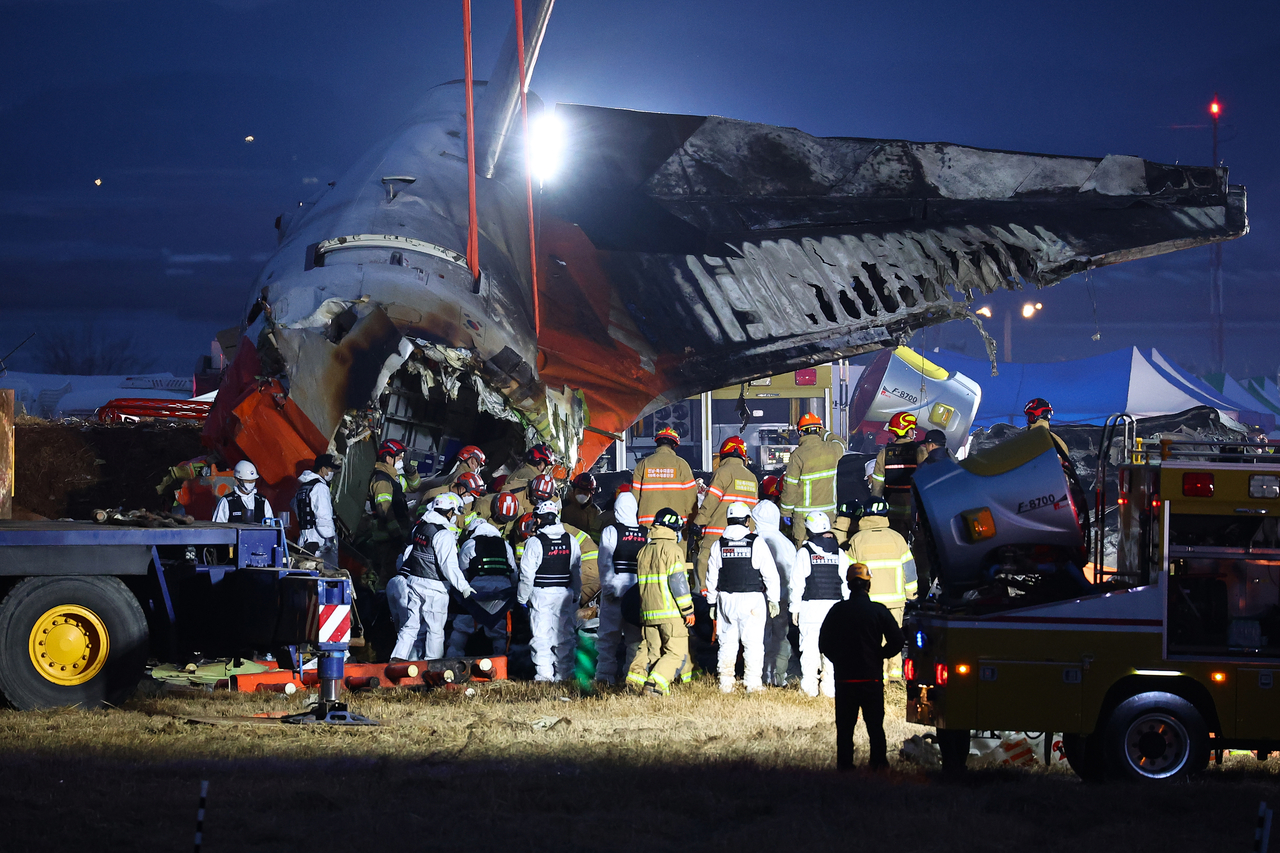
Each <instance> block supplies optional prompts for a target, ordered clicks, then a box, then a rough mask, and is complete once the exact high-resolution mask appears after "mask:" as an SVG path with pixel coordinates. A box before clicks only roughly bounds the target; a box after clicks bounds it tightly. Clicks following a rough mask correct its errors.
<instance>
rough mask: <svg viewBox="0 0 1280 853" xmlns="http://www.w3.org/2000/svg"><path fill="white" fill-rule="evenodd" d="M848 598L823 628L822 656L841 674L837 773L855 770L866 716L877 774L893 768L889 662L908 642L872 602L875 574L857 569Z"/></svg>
mask: <svg viewBox="0 0 1280 853" xmlns="http://www.w3.org/2000/svg"><path fill="white" fill-rule="evenodd" d="M846 577H847V579H848V582H849V598H848V599H846V600H845V601H840V602H837V603H836V604H834V605H833V606H832V608H831V610H830V611H828V613H827V618H826V619H824V620H823V622H822V630H821V632H820V633H819V634H818V650H819V651H821V652H822V654H823V655H824V656H825V657H826V658H827V659H828V660H830V661H831V663H832V664H833V665H834V666H835V669H836V769H837V770H852V769H853V729H854V727H855V726H856V725H857V724H858V712H859V710H861V712H862V715H863V719H864V720H865V721H866V725H867V736H868V737H869V738H870V739H871V760H870V762H869V763H868V766H869V767H870V768H871V769H872V770H887V769H888V767H889V756H888V746H887V744H886V743H885V735H884V681H883V672H884V661H886V660H888V659H889V658H892V657H894V656H895V655H898V654H901V652H902V647H903V645H905V643H906V641H905V640H904V639H903V636H902V629H901V628H899V627H898V623H897V622H896V621H895V620H894V618H893V616H892V615H891V614H890V613H889V608H887V607H885V606H884V605H883V604H880V603H879V602H875V601H872V600H871V595H870V593H871V571H870V570H869V569H868V568H867V567H866V565H865V564H864V563H854V564H853V565H851V566H850V567H849V571H848V574H847V576H846Z"/></svg>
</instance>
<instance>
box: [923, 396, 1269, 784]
mask: <svg viewBox="0 0 1280 853" xmlns="http://www.w3.org/2000/svg"><path fill="white" fill-rule="evenodd" d="M1269 450H1270V448H1260V447H1258V446H1256V445H1252V446H1251V445H1241V446H1233V445H1229V444H1221V443H1211V442H1205V441H1198V440H1196V439H1194V438H1185V439H1184V438H1180V439H1179V440H1171V439H1159V440H1154V441H1147V442H1144V441H1143V440H1142V439H1140V438H1138V437H1136V436H1135V430H1134V422H1133V420H1132V419H1131V418H1130V417H1128V416H1127V415H1117V416H1113V417H1112V418H1111V419H1109V420H1108V422H1107V423H1106V425H1105V426H1104V427H1103V430H1102V443H1101V445H1100V452H1099V454H1098V468H1097V485H1096V487H1095V494H1094V509H1093V510H1092V512H1090V511H1089V510H1088V509H1087V508H1086V506H1085V501H1084V490H1083V488H1081V486H1080V484H1079V482H1078V481H1077V480H1076V477H1075V473H1074V470H1073V469H1072V468H1071V466H1070V465H1069V464H1063V463H1064V460H1063V459H1062V458H1061V456H1060V454H1059V452H1058V451H1057V449H1056V447H1055V445H1054V442H1053V440H1052V436H1051V435H1050V434H1049V431H1048V430H1047V429H1041V428H1032V429H1029V430H1027V431H1026V432H1024V433H1021V434H1019V435H1018V436H1017V437H1015V438H1013V439H1011V440H1009V441H1006V442H1004V443H1002V444H1000V445H998V446H996V447H995V448H992V449H991V450H989V451H986V452H982V453H976V454H973V455H971V456H970V457H969V458H967V459H965V460H964V461H962V462H955V461H946V462H939V463H937V464H933V465H929V466H926V467H923V468H921V469H920V470H919V471H918V473H917V475H916V479H915V488H916V497H917V502H918V503H917V506H918V508H919V513H920V525H919V527H920V533H919V538H920V540H921V541H920V542H919V543H918V547H920V548H923V549H924V550H925V551H926V552H927V556H928V559H929V562H930V563H931V565H932V566H933V567H934V571H935V576H936V581H937V582H936V584H935V586H934V589H933V592H932V593H931V594H930V596H929V597H927V598H926V599H924V600H922V601H920V602H918V603H916V604H915V605H914V606H910V605H909V608H908V613H907V615H906V616H905V617H904V629H905V634H906V636H907V644H908V648H907V654H906V658H905V665H904V676H905V679H906V682H907V697H908V700H907V720H908V721H909V722H914V723H919V724H922V725H929V726H934V727H936V729H937V732H938V743H939V746H940V747H941V750H942V760H943V767H944V770H958V769H962V768H963V766H964V761H965V758H966V756H967V755H968V751H969V733H970V731H971V730H1013V731H1046V732H1061V733H1063V746H1064V752H1065V754H1066V758H1067V760H1068V761H1069V763H1070V764H1071V767H1072V768H1073V769H1074V770H1075V771H1076V773H1078V774H1079V775H1080V776H1081V777H1083V778H1085V779H1089V780H1097V779H1102V778H1114V777H1122V778H1123V777H1129V778H1137V779H1171V778H1177V777H1181V776H1185V775H1186V774H1188V773H1192V772H1195V771H1197V770H1200V769H1203V768H1204V767H1206V766H1207V764H1208V762H1209V758H1210V754H1211V752H1218V751H1221V750H1227V749H1240V750H1254V751H1256V752H1257V757H1258V758H1259V759H1260V760H1262V759H1265V758H1266V757H1267V755H1268V754H1269V753H1270V752H1271V751H1273V750H1280V684H1277V683H1276V682H1277V681H1280V521H1278V519H1277V516H1280V457H1277V456H1273V455H1271V454H1270V453H1269V452H1267V451H1269ZM1108 483H1110V484H1111V485H1108ZM1113 489H1114V491H1112V490H1113ZM1108 492H1111V494H1108ZM1109 506H1110V507H1111V510H1110V511H1112V512H1115V513H1116V514H1117V516H1118V525H1117V526H1118V539H1116V536H1115V533H1114V532H1113V533H1112V535H1111V538H1112V540H1113V541H1116V552H1115V557H1114V560H1113V562H1114V565H1112V566H1106V565H1105V564H1104V560H1103V556H1104V547H1103V546H1104V539H1105V538H1106V536H1105V529H1106V525H1104V524H1103V523H1102V522H1103V520H1104V514H1105V513H1106V512H1107V511H1108V507H1109ZM1219 754H1220V752H1219Z"/></svg>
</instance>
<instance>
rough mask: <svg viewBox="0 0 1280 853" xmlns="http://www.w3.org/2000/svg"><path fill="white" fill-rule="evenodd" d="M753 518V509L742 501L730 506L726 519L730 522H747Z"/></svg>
mask: <svg viewBox="0 0 1280 853" xmlns="http://www.w3.org/2000/svg"><path fill="white" fill-rule="evenodd" d="M750 517H751V507H749V506H747V505H746V504H745V503H743V502H742V501H734V502H733V503H731V504H729V509H728V511H727V512H725V518H727V519H728V520H729V521H746V520H747V519H748V518H750Z"/></svg>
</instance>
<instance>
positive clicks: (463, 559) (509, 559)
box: [448, 493, 520, 657]
mask: <svg viewBox="0 0 1280 853" xmlns="http://www.w3.org/2000/svg"><path fill="white" fill-rule="evenodd" d="M519 514H520V502H519V501H518V500H516V496H515V495H512V494H506V493H504V494H501V495H499V496H498V498H497V500H496V501H494V504H493V518H492V520H489V519H484V518H475V519H473V520H472V521H471V523H470V524H468V525H467V531H466V532H467V537H468V538H467V541H466V542H463V543H462V548H461V550H460V551H459V552H458V562H459V564H460V565H461V566H462V571H463V573H464V574H466V576H467V582H468V583H470V584H471V588H472V589H474V590H475V591H476V594H475V596H474V597H473V598H472V599H471V603H472V604H475V605H478V606H479V607H480V608H482V609H483V610H485V611H486V612H487V613H489V614H490V615H491V616H493V617H494V618H493V619H492V620H488V621H489V624H486V625H483V626H480V625H478V624H477V620H476V617H475V616H473V615H472V614H471V613H463V614H460V615H458V616H455V617H453V629H452V630H451V631H450V632H449V649H448V654H449V656H450V657H462V656H463V655H465V654H466V649H467V641H468V640H469V639H471V635H472V634H474V633H475V632H476V629H477V628H479V627H483V629H484V633H485V635H486V636H487V637H488V638H489V639H490V640H492V641H493V653H494V654H502V653H503V652H505V651H506V641H507V622H506V612H507V604H508V602H509V601H510V598H511V591H512V588H513V587H514V585H515V576H516V555H515V552H514V551H512V550H511V543H509V542H507V540H506V539H504V538H503V536H502V531H501V530H499V529H498V528H497V527H495V526H494V525H505V524H507V523H509V522H511V521H514V520H515V518H516V516H517V515H519ZM481 615H482V616H483V614H481ZM499 616H501V620H500V621H499V619H498V617H499Z"/></svg>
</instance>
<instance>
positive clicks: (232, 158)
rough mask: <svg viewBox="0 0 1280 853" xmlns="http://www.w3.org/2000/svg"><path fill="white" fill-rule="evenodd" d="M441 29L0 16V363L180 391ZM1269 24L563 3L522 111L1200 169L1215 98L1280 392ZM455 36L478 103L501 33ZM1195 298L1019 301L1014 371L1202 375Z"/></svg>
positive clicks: (1109, 293) (991, 9)
mask: <svg viewBox="0 0 1280 853" xmlns="http://www.w3.org/2000/svg"><path fill="white" fill-rule="evenodd" d="M975 6H981V7H982V8H981V10H980V11H977V10H975V9H974V8H973V7H975ZM460 9H461V2H460V0H451V2H427V0H414V1H413V2H409V0H379V2H374V3H370V2H360V3H357V2H347V3H337V2H325V0H305V2H303V0H222V2H202V1H201V0H182V2H173V0H163V2H133V0H93V2H60V0H25V2H22V1H20V2H5V0H0V20H2V21H3V26H0V81H2V82H3V85H0V355H2V354H3V353H4V352H5V351H7V350H8V348H9V346H11V345H12V344H14V343H17V341H18V340H20V339H21V338H22V337H24V336H25V335H26V333H27V332H28V331H30V330H48V329H50V328H53V327H54V326H58V325H62V326H70V327H72V328H75V329H85V328H88V327H90V326H94V327H96V328H97V329H98V331H99V332H100V333H105V334H107V335H108V336H110V335H123V334H129V333H132V334H134V335H135V336H136V337H137V339H138V344H139V346H140V348H141V349H143V350H144V351H147V352H148V353H150V354H151V355H152V356H153V357H154V359H155V366H156V367H157V368H159V369H171V370H174V371H177V372H185V371H187V370H189V369H190V368H191V366H192V364H193V363H194V361H195V358H196V356H197V355H199V354H201V353H203V352H207V351H208V342H209V340H210V339H211V338H212V335H213V333H214V332H215V331H216V330H217V329H219V328H222V327H225V326H229V325H232V324H234V323H235V322H236V320H237V318H238V315H239V313H240V311H241V308H242V306H243V304H244V299H245V294H246V293H247V292H248V289H249V287H250V285H251V283H252V280H253V277H254V275H255V274H256V272H257V269H258V267H259V266H260V265H261V263H262V261H263V260H264V259H265V257H266V255H267V254H268V253H270V252H271V250H272V249H273V248H274V246H275V232H274V229H273V228H272V221H273V220H274V219H275V216H276V215H277V214H278V213H280V212H281V211H283V210H285V209H286V208H288V207H291V206H293V205H295V204H296V202H297V201H298V200H299V199H301V198H305V197H308V196H310V195H311V194H313V192H314V191H315V189H316V188H318V186H320V185H322V184H323V183H325V182H327V181H330V180H334V179H335V178H337V177H338V176H339V175H340V174H341V173H342V172H343V171H344V170H345V169H346V167H347V166H348V165H349V164H350V163H351V162H352V161H353V160H354V159H355V158H356V157H357V156H358V155H359V154H360V153H362V152H363V151H364V150H365V149H366V148H367V147H369V146H370V145H372V144H373V143H374V142H375V141H376V140H378V139H379V138H381V137H383V136H385V135H387V134H388V133H390V132H391V131H393V130H394V129H395V128H396V126H398V125H399V124H400V122H401V121H402V120H403V119H404V118H405V116H406V115H407V114H408V112H409V111H410V109H411V107H412V105H413V104H414V103H415V102H416V101H417V99H418V98H419V97H420V96H421V95H422V94H423V93H424V92H425V91H426V89H427V88H429V87H430V86H432V85H434V84H436V83H439V82H443V81H445V80H448V79H452V78H456V77H460V76H461V75H462V47H461V12H460ZM1276 9H1277V7H1276V4H1273V3H1267V2H1241V3H1236V4H1230V5H1228V4H1216V3H1209V2H1146V3H1124V2H1114V0H1113V2H1078V1H1077V2H1038V3H1027V2H1025V0H1023V2H986V3H982V4H975V3H964V2H960V0H952V2H949V3H944V2H899V3H876V4H871V3H865V4H864V3H851V2H847V0H846V2H808V3H800V2H797V3H777V2H756V0H723V2H721V0H715V2H712V0H706V2H697V0H685V1H684V2H668V0H647V2H644V3H638V2H609V0H589V2H588V0H559V2H558V3H557V6H556V9H555V13H554V14H553V15H552V19H551V28H550V32H549V34H548V37H547V40H546V42H545V44H544V46H543V51H542V56H541V59H540V62H539V66H538V69H537V72H536V73H535V76H534V81H533V87H534V89H535V91H537V92H538V93H539V94H540V95H541V96H542V97H543V98H544V100H546V101H548V102H553V101H572V102H578V103H590V104H602V105H607V106H616V107H629V108H636V109H645V110H658V111H666V112H682V113H693V114H707V113H714V114H719V115H726V116H732V117H735V118H741V119H748V120H752V121H760V122H767V123H771V124H779V125H790V126H795V127H799V128H801V129H802V130H805V131H808V132H810V133H814V134H817V135H829V136H867V137H892V138H905V139H914V140H920V141H933V140H944V141H949V142H958V143H964V144H969V145H977V146H983V147H991V148H1004V149H1013V150H1024V151H1034V152H1043V153H1057V154H1074V155H1087V156H1101V155H1104V154H1109V153H1116V154H1136V155H1139V156H1142V157H1146V158H1148V159H1153V160H1159V161H1166V162H1174V161H1181V162H1183V163H1194V164H1207V163H1208V162H1209V160H1210V151H1209V149H1210V136H1209V131H1208V129H1207V127H1200V128H1192V127H1186V126H1188V125H1207V122H1208V115H1207V112H1206V111H1205V108H1206V105H1207V103H1208V101H1209V99H1210V97H1211V96H1212V95H1213V93H1214V92H1215V91H1216V92H1218V93H1219V95H1220V98H1221V100H1222V102H1223V104H1224V107H1225V113H1224V118H1223V128H1222V139H1223V142H1222V145H1221V150H1220V156H1221V158H1222V159H1223V160H1224V161H1225V162H1226V164H1227V165H1228V166H1229V167H1230V168H1231V178H1232V181H1233V182H1235V183H1244V184H1245V185H1246V186H1247V187H1248V189H1249V207H1250V218H1251V223H1252V233H1251V234H1249V235H1248V236H1247V237H1245V238H1243V239H1242V240H1239V241H1236V242H1234V243H1229V244H1227V245H1226V247H1225V251H1224V268H1225V287H1226V309H1227V331H1228V343H1227V358H1228V367H1229V369H1230V370H1231V371H1232V372H1233V373H1235V374H1237V375H1239V376H1245V375H1256V374H1261V373H1267V374H1270V375H1272V376H1274V375H1275V373H1276V370H1277V365H1278V364H1280V338H1278V337H1277V335H1276V334H1275V332H1276V330H1277V323H1276V320H1275V319H1273V318H1274V316H1275V314H1276V313H1277V312H1276V308H1275V307H1274V306H1275V301H1276V299H1277V296H1278V295H1280V288H1277V286H1276V284H1277V271H1278V270H1280V246H1278V245H1277V241H1276V226H1277V206H1278V205H1280V166H1277V162H1276V161H1277V157H1276V155H1275V154H1274V153H1273V152H1274V151H1275V149H1276V141H1277V139H1278V138H1280V110H1278V109H1277V108H1278V107H1280V97H1278V96H1280V12H1278V11H1276ZM475 10H476V11H475V14H476V71H477V76H480V77H483V76H484V75H485V74H487V71H488V69H489V67H490V66H491V64H492V61H493V58H494V56H495V55H496V53H497V50H498V47H499V45H500V43H501V40H502V37H503V35H504V34H505V32H506V28H507V25H508V23H509V21H510V18H511V4H510V3H509V2H506V0H501V2H499V0H475ZM247 135H253V136H254V138H255V141H254V142H253V143H252V144H246V143H245V142H244V137H245V136H247ZM98 178H100V179H101V180H102V182H103V183H102V185H101V186H95V185H94V183H93V182H94V180H95V179H98ZM1208 278H1209V275H1208V250H1206V249H1199V250H1193V251H1188V252H1181V253H1177V254H1175V255H1170V256H1165V257H1162V258H1156V259H1152V260H1149V261H1143V262H1136V263H1132V264H1125V265H1121V266H1119V267H1113V268H1109V269H1107V270H1104V271H1100V272H1098V273H1095V274H1094V276H1093V280H1092V285H1093V286H1092V288H1087V287H1086V286H1085V282H1084V280H1083V278H1082V277H1079V276H1077V277H1075V278H1072V279H1069V280H1068V281H1066V282H1064V283H1063V284H1060V285H1058V286H1057V287H1054V288H1052V289H1050V290H1047V291H1045V292H1044V293H1042V294H1038V295H1035V294H1033V295H1032V296H1033V298H1034V299H1035V300H1038V301H1040V302H1042V303H1043V304H1044V306H1045V310H1044V311H1043V313H1042V314H1041V315H1040V316H1038V317H1037V318H1036V319H1034V320H1033V321H1022V320H1018V321H1017V323H1016V329H1015V334H1014V348H1013V349H1014V357H1015V358H1016V359H1018V360H1026V361H1048V360H1056V359H1059V358H1064V357H1078V356H1082V355H1090V354H1095V353H1097V352H1102V351H1107V350H1112V349H1116V348H1118V347H1122V346H1129V345H1137V346H1142V347H1151V346H1155V347H1158V348H1160V349H1161V350H1162V351H1164V352H1166V353H1167V354H1168V355H1170V356H1171V357H1173V358H1175V359H1177V360H1179V361H1181V362H1182V363H1184V364H1186V365H1187V366H1188V367H1191V368H1193V369H1196V368H1203V367H1205V366H1206V364H1207V359H1208V346H1207V332H1206V326H1205V315H1206V313H1207V306H1208V294H1207V286H1208ZM1090 291H1092V292H1093V294H1094V295H1095V296H1096V306H1097V316H1098V319H1099V326H1100V331H1101V340H1100V341H1099V342H1096V343H1095V342H1093V341H1091V340H1090V337H1091V335H1093V333H1094V320H1093V315H1094V305H1093V301H1092V300H1091V298H1090ZM1022 301H1023V300H1022V299H1020V298H1019V299H1013V298H1005V299H1003V300H997V301H995V302H994V303H993V304H994V307H995V308H996V310H997V311H1000V310H1003V309H1004V308H1006V307H1010V306H1016V305H1018V304H1021V302H1022ZM995 325H996V326H997V329H996V331H997V338H999V337H1000V335H999V329H998V323H997V324H995ZM939 343H941V344H942V345H944V346H952V347H966V348H967V349H968V351H969V352H970V353H971V354H976V353H977V352H978V349H979V343H978V340H977V336H976V334H975V333H974V332H973V331H972V330H971V328H970V327H968V326H966V325H964V324H953V325H952V326H950V327H947V328H945V329H943V330H942V331H940V332H933V333H931V336H930V337H929V338H928V339H927V344H928V346H930V347H932V346H934V345H937V344H939ZM34 346H35V342H33V343H32V344H30V345H28V347H29V348H31V351H32V352H33V353H34ZM11 366H12V367H13V368H15V369H32V367H33V363H32V361H31V359H30V357H29V356H28V357H27V358H25V359H24V358H15V359H14V361H13V363H12V364H11Z"/></svg>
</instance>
